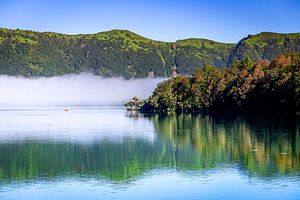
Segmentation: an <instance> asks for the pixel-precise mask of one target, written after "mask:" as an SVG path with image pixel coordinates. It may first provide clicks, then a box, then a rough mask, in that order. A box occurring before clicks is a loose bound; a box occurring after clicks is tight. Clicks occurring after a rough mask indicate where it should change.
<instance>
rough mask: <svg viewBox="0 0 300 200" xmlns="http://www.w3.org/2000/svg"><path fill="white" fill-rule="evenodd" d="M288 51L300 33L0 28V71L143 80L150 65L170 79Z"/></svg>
mask: <svg viewBox="0 0 300 200" xmlns="http://www.w3.org/2000/svg"><path fill="white" fill-rule="evenodd" d="M288 52H300V34H299V33H292V34H278V33H268V32H263V33H260V34H257V35H249V36H248V37H246V38H243V39H242V40H240V41H239V42H238V43H237V44H226V43H220V42H215V41H212V40H207V39H193V38H191V39H185V40H178V41H175V42H162V41H155V40H151V39H147V38H145V37H142V36H140V35H137V34H135V33H132V32H130V31H126V30H112V31H107V32H100V33H96V34H79V35H65V34H59V33H53V32H34V31H25V30H9V29H4V28H1V29H0V74H7V75H23V76H30V77H31V76H55V75H62V74H67V73H80V72H90V73H93V74H96V75H101V76H104V77H113V76H122V77H124V78H138V77H146V76H147V75H148V72H149V70H150V69H152V70H153V71H154V73H155V74H156V75H157V76H164V77H167V76H170V75H171V72H172V69H173V68H174V67H176V68H177V69H178V70H179V72H180V73H182V74H186V75H191V74H192V73H193V72H194V71H195V69H197V68H199V67H201V66H203V65H205V64H208V65H212V66H216V67H218V68H225V67H230V66H231V65H232V64H233V62H234V61H235V60H237V61H242V60H244V59H245V58H246V57H249V58H250V59H251V60H254V61H257V60H261V59H267V60H273V59H274V58H275V57H276V56H278V55H279V54H282V53H288Z"/></svg>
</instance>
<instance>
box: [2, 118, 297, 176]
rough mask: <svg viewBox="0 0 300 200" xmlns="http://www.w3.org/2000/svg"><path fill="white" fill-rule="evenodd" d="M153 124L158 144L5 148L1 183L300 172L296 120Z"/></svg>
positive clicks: (44, 144) (129, 141)
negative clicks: (229, 170) (231, 168)
mask: <svg viewBox="0 0 300 200" xmlns="http://www.w3.org/2000/svg"><path fill="white" fill-rule="evenodd" d="M148 119H149V120H151V121H152V122H153V126H154V129H155V131H156V133H157V137H156V140H155V141H154V142H148V141H144V140H141V139H137V138H127V139H125V140H124V141H122V142H115V143H112V142H111V141H106V140H103V141H100V142H96V143H92V144H80V143H62V142H52V143H51V142H43V141H40V142H39V141H24V142H23V143H7V144H5V143H3V144H0V177H1V180H5V181H9V180H18V179H20V180H25V179H27V178H28V179H34V178H37V177H44V178H52V177H54V178H56V177H60V176H62V177H64V176H80V175H84V176H86V175H91V176H93V177H99V178H100V177H105V178H108V179H109V180H117V181H118V180H127V179H130V178H134V177H138V176H140V175H141V174H143V173H144V172H146V171H148V170H151V169H154V168H161V167H168V168H170V167H171V168H176V169H180V170H183V171H185V170H203V169H212V168H214V167H216V166H218V165H224V164H225V165H226V164H230V165H231V164H236V165H237V166H238V167H239V168H240V169H241V170H242V171H244V172H246V173H248V174H250V175H256V176H261V177H274V176H277V175H285V174H289V175H295V174H297V173H299V171H300V147H299V146H300V138H299V137H300V132H299V125H298V124H299V123H297V122H296V121H295V119H289V120H281V119H276V118H273V119H270V118H268V119H264V118H255V119H243V118H239V117H235V118H228V117H227V118H221V117H209V116H200V115H197V116H195V115H186V114H185V115H179V116H176V115H173V116H172V115H169V116H165V117H159V116H149V117H148ZM136 120H139V118H136Z"/></svg>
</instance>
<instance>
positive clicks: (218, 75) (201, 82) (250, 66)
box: [129, 53, 300, 114]
mask: <svg viewBox="0 0 300 200" xmlns="http://www.w3.org/2000/svg"><path fill="white" fill-rule="evenodd" d="M133 100H134V101H132V102H129V103H133V105H134V104H137V103H140V104H143V105H142V106H141V108H140V110H141V111H142V112H151V113H167V112H169V111H177V112H213V113H224V112H232V111H234V112H233V113H236V112H246V113H251V112H255V113H257V112H261V113H293V114H296V113H298V114H299V111H300V53H288V54H282V55H279V56H278V57H277V58H276V59H274V60H273V61H272V62H271V63H270V62H269V61H268V60H261V61H258V62H252V61H251V59H250V58H248V57H246V58H245V59H244V60H243V61H242V62H239V61H235V62H234V63H233V64H232V67H231V68H217V67H214V66H210V65H204V66H203V67H202V68H200V69H197V70H196V71H195V73H194V74H193V75H192V76H183V75H180V76H177V77H174V78H172V79H169V80H166V81H164V82H161V83H160V84H158V86H157V88H156V89H155V91H154V92H153V94H152V96H150V97H149V98H148V99H146V100H145V101H144V102H139V101H138V100H137V99H133ZM129 105H130V104H129ZM136 107H140V105H137V106H136Z"/></svg>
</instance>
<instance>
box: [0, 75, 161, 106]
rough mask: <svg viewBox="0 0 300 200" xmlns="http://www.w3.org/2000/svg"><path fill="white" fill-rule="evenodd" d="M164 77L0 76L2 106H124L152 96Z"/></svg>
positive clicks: (0, 102) (0, 100)
mask: <svg viewBox="0 0 300 200" xmlns="http://www.w3.org/2000/svg"><path fill="white" fill-rule="evenodd" d="M163 80H164V79H163V78H155V79H146V78H145V79H132V80H124V79H123V78H103V77H100V76H95V75H92V74H79V75H64V76H57V77H50V78H44V77H43V78H24V77H14V76H5V75H2V76H0V106H1V107H6V106H9V107H18V106H122V105H123V103H124V102H126V101H128V99H129V98H131V97H133V96H137V97H139V98H141V99H143V98H147V97H148V96H150V95H151V94H152V92H153V90H154V89H155V87H156V85H157V84H158V83H159V82H161V81H163Z"/></svg>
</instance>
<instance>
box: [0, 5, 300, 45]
mask: <svg viewBox="0 0 300 200" xmlns="http://www.w3.org/2000/svg"><path fill="white" fill-rule="evenodd" d="M0 27H5V28H11V29H16V28H19V29H26V30H35V31H54V32H61V33H67V34H78V33H96V32H100V31H106V30H110V29H127V30H131V31H133V32H136V33H138V34H140V35H143V36H145V37H148V38H151V39H156V40H164V41H175V40H177V39H182V38H190V37H194V38H208V39H212V40H216V41H220V42H237V41H238V40H239V39H241V38H242V37H245V36H247V35H248V34H255V33H259V32H262V31H272V32H283V33H287V32H300V0H251V1H250V0H249V1H244V0H231V1H229V0H228V1H225V0H223V1H222V0H207V1H204V0H165V1H164V0H148V1H146V0H127V1H126V0H107V1H103V0H98V1H96V0H81V1H80V0H65V1H63V0H0Z"/></svg>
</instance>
